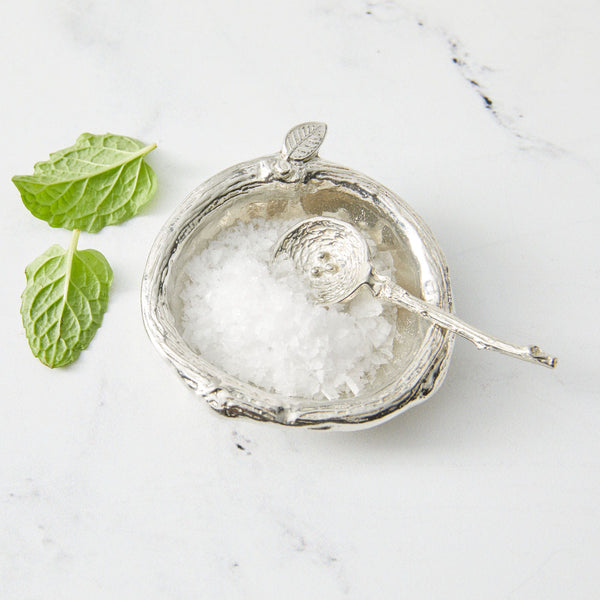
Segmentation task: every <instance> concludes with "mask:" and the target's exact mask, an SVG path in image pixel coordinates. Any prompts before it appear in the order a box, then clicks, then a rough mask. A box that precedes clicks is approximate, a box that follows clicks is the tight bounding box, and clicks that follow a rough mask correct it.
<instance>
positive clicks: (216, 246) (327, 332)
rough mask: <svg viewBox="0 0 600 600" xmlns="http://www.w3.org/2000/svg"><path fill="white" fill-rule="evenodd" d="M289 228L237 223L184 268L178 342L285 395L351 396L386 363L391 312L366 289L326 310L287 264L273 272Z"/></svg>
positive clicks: (287, 223)
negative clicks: (278, 244)
mask: <svg viewBox="0 0 600 600" xmlns="http://www.w3.org/2000/svg"><path fill="white" fill-rule="evenodd" d="M293 223H294V222H293V221H283V220H279V221H276V220H265V219H256V220H254V221H251V222H250V223H242V222H237V223H236V224H235V225H233V226H232V227H230V228H228V229H226V230H224V231H222V232H221V233H220V234H219V235H218V236H217V237H216V238H215V239H213V240H211V242H210V243H209V244H208V246H207V248H206V249H205V250H204V251H202V252H201V253H200V254H198V255H196V256H194V257H193V258H192V259H190V260H189V262H188V263H187V265H186V266H185V272H186V274H187V276H188V281H187V283H186V285H185V286H184V288H183V290H182V293H181V298H182V300H183V316H182V324H183V337H184V339H185V340H186V342H187V343H188V344H189V345H190V347H192V348H193V349H194V350H195V351H197V352H198V353H199V354H201V355H202V356H203V357H204V358H205V359H206V360H207V361H208V362H210V363H212V364H213V365H215V366H217V367H219V368H221V369H222V370H224V371H225V372H227V373H229V374H230V375H233V376H235V377H237V378H239V379H241V380H244V381H247V382H250V383H253V384H254V385H256V386H258V387H261V388H263V389H265V390H269V391H273V392H279V393H281V394H284V395H287V396H300V397H319V396H320V395H324V396H325V397H327V398H329V399H335V398H337V397H339V396H340V395H341V394H349V393H350V394H358V393H359V392H360V391H361V390H362V389H363V388H364V387H365V386H366V385H367V384H368V383H370V382H371V381H372V380H373V377H374V375H375V372H376V371H377V369H378V367H379V366H380V365H381V364H383V363H386V362H388V361H389V360H390V359H391V358H392V346H393V338H394V327H393V324H392V315H393V312H392V311H390V310H389V307H386V308H387V310H384V308H383V306H382V304H381V303H380V302H379V300H377V299H376V298H374V297H373V296H372V295H371V294H370V293H368V292H364V293H359V294H358V295H357V297H356V298H354V299H353V300H352V301H351V302H349V303H347V304H344V305H335V306H330V307H324V306H320V305H316V304H315V303H314V301H313V300H312V299H311V295H310V288H309V284H308V283H307V282H306V281H305V280H304V279H303V278H302V277H301V276H299V275H298V274H297V273H296V272H295V271H294V270H293V269H292V268H291V266H288V268H285V267H283V266H281V265H278V267H277V268H272V266H271V264H270V263H271V252H272V249H273V246H274V245H275V244H276V242H277V240H278V239H279V236H280V235H281V234H282V232H284V231H285V230H287V229H288V228H289V227H290V226H291V225H292V224H293Z"/></svg>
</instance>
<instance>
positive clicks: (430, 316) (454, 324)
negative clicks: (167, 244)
mask: <svg viewBox="0 0 600 600" xmlns="http://www.w3.org/2000/svg"><path fill="white" fill-rule="evenodd" d="M281 256H287V257H289V258H291V259H292V262H293V264H294V266H295V268H296V269H297V270H299V271H300V272H302V273H304V274H305V275H306V276H307V278H308V281H309V283H310V286H311V288H312V291H313V295H314V297H315V300H316V301H317V302H319V303H320V304H335V303H337V302H345V301H346V300H349V299H350V298H351V297H352V296H353V295H354V293H355V292H356V290H358V288H359V287H361V286H362V285H367V286H368V287H369V288H370V290H371V291H372V292H373V294H374V295H375V296H376V297H377V298H381V299H382V300H386V301H388V302H391V303H393V304H397V305H398V306H402V307H403V308H406V309H408V310H410V311H411V312H414V313H417V314H419V315H421V316H422V317H423V318H424V319H427V320H428V321H431V322H432V323H435V324H436V325H439V326H440V327H443V328H445V329H447V330H448V331H452V332H453V333H456V334H458V335H460V336H461V337H463V338H465V339H466V340H469V341H470V342H472V343H473V344H475V346H477V348H479V349H481V350H496V351H497V352H502V353H503V354H507V355H508V356H514V357H515V358H520V359H521V360H526V361H528V362H532V363H535V364H538V365H544V366H545V367H549V368H551V369H552V368H554V367H555V366H556V365H557V363H558V360H557V359H556V358H555V357H553V356H549V355H548V354H546V353H544V352H543V351H542V350H541V349H540V348H539V347H538V346H514V345H513V344H509V343H507V342H503V341H502V340H499V339H498V338H495V337H492V336H489V335H487V334H485V333H483V332H482V331H479V330H478V329H475V328H474V327H471V326H470V325H468V324H467V323H465V322H464V321H461V320H460V319H458V318H457V317H455V316H454V315H453V314H451V313H448V312H446V311H444V310H442V309H440V308H439V307H437V306H435V305H433V304H429V303H428V302H425V301H424V300H421V299H420V298H417V297H415V296H413V295H412V294H410V293H409V292H407V291H406V290H405V289H404V288H402V287H400V286H399V285H397V284H395V283H394V282H392V280H391V279H389V278H388V277H385V276H382V275H379V274H377V273H375V271H374V270H373V267H372V265H371V262H370V257H369V247H368V246H367V243H366V241H365V239H364V237H363V236H362V235H361V234H360V233H359V232H358V231H357V229H356V228H355V227H353V226H352V225H350V223H346V222H345V221H340V220H339V219H334V218H331V217H313V218H310V219H306V220H304V221H301V222H300V223H298V224H296V225H294V227H292V228H291V229H290V230H289V231H287V232H286V233H284V234H283V236H282V237H281V238H280V239H279V241H278V243H277V244H276V246H275V250H274V253H273V258H274V259H275V258H278V257H281Z"/></svg>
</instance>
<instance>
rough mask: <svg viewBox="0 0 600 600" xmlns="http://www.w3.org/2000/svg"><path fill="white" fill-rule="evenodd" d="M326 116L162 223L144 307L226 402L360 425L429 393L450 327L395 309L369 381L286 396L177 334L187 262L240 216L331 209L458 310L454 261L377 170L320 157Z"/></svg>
mask: <svg viewBox="0 0 600 600" xmlns="http://www.w3.org/2000/svg"><path fill="white" fill-rule="evenodd" d="M325 132H326V126H325V125H324V124H322V123H303V124H302V125H299V126H297V127H294V128H293V129H292V130H291V131H290V132H289V133H288V135H287V136H286V140H285V144H284V148H283V150H282V151H281V152H280V153H277V154H273V155H269V156H265V157H262V158H257V159H255V160H251V161H248V162H245V163H242V164H239V165H235V166H233V167H231V168H229V169H227V170H225V171H223V172H221V173H219V174H217V175H215V176H214V177H212V178H211V179H209V180H208V181H206V182H204V183H203V184H201V185H200V186H198V187H197V188H196V189H195V190H193V191H192V192H191V193H190V194H189V195H188V197H187V198H186V199H185V200H184V201H183V203H182V204H181V205H180V207H179V208H178V209H177V210H176V211H175V213H174V214H173V215H172V216H171V217H170V219H169V220H168V221H167V223H165V225H164V226H163V228H162V229H161V231H160V232H159V234H158V236H157V238H156V240H155V242H154V244H153V246H152V249H151V251H150V254H149V256H148V261H147V265H146V269H145V272H144V277H143V283H142V295H141V300H142V315H143V319H144V324H145V326H146V330H147V332H148V335H149V337H150V339H151V340H152V342H153V344H154V345H155V347H156V348H157V349H158V351H159V352H160V354H162V355H163V356H164V357H165V358H166V359H167V360H168V361H169V362H170V363H171V364H172V365H173V367H174V368H175V369H176V370H177V372H178V373H179V375H180V377H181V378H182V379H183V380H184V381H185V382H186V383H187V385H188V386H189V387H190V388H191V389H193V390H194V391H195V392H196V393H197V394H198V395H200V396H201V397H203V398H204V399H206V401H207V402H208V404H209V405H210V406H211V407H212V408H214V409H215V410H217V411H219V412H220V413H222V414H224V415H227V416H230V417H237V416H246V417H251V418H253V419H257V420H260V421H270V422H274V423H280V424H283V425H292V426H303V427H311V428H314V429H331V428H345V429H348V428H361V427H368V426H370V425H375V424H377V423H380V422H383V421H385V420H387V419H389V418H391V417H392V416H394V415H396V414H398V413H399V412H401V411H404V410H406V409H407V408H409V407H411V406H414V405H416V404H418V403H419V402H421V401H423V400H425V399H426V398H428V397H429V396H430V395H431V394H432V393H433V392H434V391H435V390H437V389H438V387H439V386H440V384H441V383H442V381H443V380H444V377H445V375H446V371H447V368H448V363H449V360H450V355H451V353H452V348H453V342H454V334H453V333H451V332H450V331H448V330H447V329H442V328H440V327H438V326H436V325H432V324H431V323H428V322H427V321H425V320H424V319H422V318H421V317H419V316H418V315H415V314H414V313H412V312H410V311H407V310H404V309H397V310H396V311H395V314H396V317H395V318H396V324H395V329H396V331H395V339H394V357H393V359H392V360H391V361H390V362H389V364H386V365H382V367H381V368H380V369H379V371H378V373H377V376H376V378H375V381H374V382H373V384H372V385H371V386H370V388H369V389H368V390H367V391H364V392H362V393H360V394H359V395H357V396H352V395H348V396H347V397H342V398H339V399H338V400H335V401H329V400H327V399H325V398H322V399H319V398H297V397H286V396H283V395H280V394H276V393H273V392H271V391H268V390H264V389H261V388H258V387H256V386H254V385H252V384H249V383H246V382H243V381H240V380H238V379H236V378H235V377H232V376H231V375H229V374H228V373H225V372H223V371H222V370H220V369H219V368H218V367H216V366H215V365H212V364H210V363H209V362H208V361H206V360H205V359H204V358H203V357H202V355H201V354H198V353H196V352H194V351H193V350H192V349H191V348H189V346H188V345H187V344H186V343H185V342H184V340H183V338H182V336H181V329H182V328H181V313H182V302H181V299H180V291H181V289H182V287H183V285H184V283H185V277H186V276H185V274H184V272H183V266H184V265H185V263H186V262H187V261H188V260H189V258H190V257H191V256H193V255H194V254H196V253H198V252H201V251H202V250H203V249H204V248H205V247H206V245H207V244H208V242H209V240H211V239H212V238H213V237H214V236H216V235H217V234H218V233H219V232H220V231H222V230H223V229H226V228H227V227H229V226H231V225H232V224H233V223H234V222H235V221H237V220H238V219H242V220H244V221H249V220H251V219H254V218H257V217H263V218H281V219H291V218H296V219H297V220H298V221H301V220H304V219H306V218H309V217H313V216H320V215H325V216H331V217H334V218H338V219H340V220H341V221H345V222H347V223H351V224H352V225H353V226H354V227H356V228H357V229H358V230H359V231H360V232H362V233H364V234H365V235H367V237H368V238H369V239H371V240H373V241H374V243H375V248H374V249H373V251H374V254H377V253H378V252H384V251H387V252H390V253H391V255H392V257H393V261H394V268H393V272H392V274H391V275H392V277H393V279H394V281H396V282H397V283H398V284H399V285H401V286H402V287H403V288H404V289H406V290H407V291H408V292H410V294H412V295H413V296H416V297H417V298H420V299H422V300H424V301H425V302H427V303H428V304H432V305H434V306H437V307H439V308H440V309H442V310H444V311H447V312H452V295H451V289H450V280H449V277H448V268H447V265H446V261H445V259H444V256H443V254H442V251H441V249H440V247H439V246H438V244H437V242H436V241H435V239H434V237H433V235H432V234H431V231H430V230H429V228H428V227H427V225H426V224H425V223H424V222H423V221H422V219H421V218H420V217H419V216H418V215H417V214H416V213H415V212H414V211H413V210H412V209H411V208H410V207H409V206H408V205H407V204H406V203H404V202H403V201H402V200H401V199H400V198H399V197H398V196H397V195H396V194H394V193H393V192H391V191H390V190H389V189H387V188H385V187H384V186H382V185H381V184H379V183H378V182H376V181H374V180H373V179H371V178H369V177H367V176H365V175H362V174H361V173H358V172H356V171H353V170H352V169H348V168H346V167H342V166H339V165H336V164H334V163H331V162H328V161H325V160H322V159H321V158H319V157H318V156H317V152H318V150H319V147H320V145H321V143H322V141H323V138H324V136H325Z"/></svg>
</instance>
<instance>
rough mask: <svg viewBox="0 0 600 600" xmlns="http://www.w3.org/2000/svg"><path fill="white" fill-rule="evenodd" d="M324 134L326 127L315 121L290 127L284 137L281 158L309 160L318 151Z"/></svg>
mask: <svg viewBox="0 0 600 600" xmlns="http://www.w3.org/2000/svg"><path fill="white" fill-rule="evenodd" d="M326 133H327V125H326V124H325V123H318V122H315V121H311V122H308V123H301V124H300V125H296V127H292V129H290V130H289V131H288V133H287V135H286V136H285V148H284V150H283V152H282V153H283V158H284V159H285V160H301V161H307V160H310V159H311V158H312V157H313V156H316V154H317V152H318V151H319V148H320V147H321V144H322V143H323V140H324V139H325V134H326Z"/></svg>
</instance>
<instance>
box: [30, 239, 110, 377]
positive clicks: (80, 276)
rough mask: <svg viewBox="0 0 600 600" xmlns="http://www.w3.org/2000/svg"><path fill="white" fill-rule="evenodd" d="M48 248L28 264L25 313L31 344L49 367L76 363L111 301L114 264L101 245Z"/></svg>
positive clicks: (72, 245)
mask: <svg viewBox="0 0 600 600" xmlns="http://www.w3.org/2000/svg"><path fill="white" fill-rule="evenodd" d="M78 237H79V231H77V230H75V231H74V232H73V238H72V241H71V245H70V246H69V248H68V249H67V250H65V249H64V248H62V247H61V246H59V245H54V246H51V247H50V248H48V250H46V252H44V253H43V254H41V255H40V256H38V257H37V258H36V259H35V260H34V261H33V262H32V263H31V264H30V265H28V266H27V268H26V269H25V275H26V277H27V285H26V286H25V290H24V291H23V294H22V296H21V300H22V301H21V316H22V318H23V325H24V327H25V333H26V334H27V339H28V340H29V346H30V347H31V350H32V352H33V354H34V356H36V357H37V358H39V359H40V360H41V361H42V362H43V363H44V364H45V365H47V366H49V367H62V366H64V365H68V364H69V363H72V362H73V361H74V360H75V359H76V358H77V357H78V356H79V353H80V352H81V351H82V350H84V349H85V348H87V346H88V344H89V343H90V342H91V341H92V338H93V337H94V334H95V333H96V330H97V329H98V327H100V325H101V323H102V316H103V315H104V313H105V312H106V307H107V305H108V289H109V287H110V284H111V283H112V276H113V274H112V269H111V268H110V265H109V264H108V261H107V260H106V258H104V256H103V255H102V254H101V253H100V252H98V251H96V250H76V247H77V239H78Z"/></svg>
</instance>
